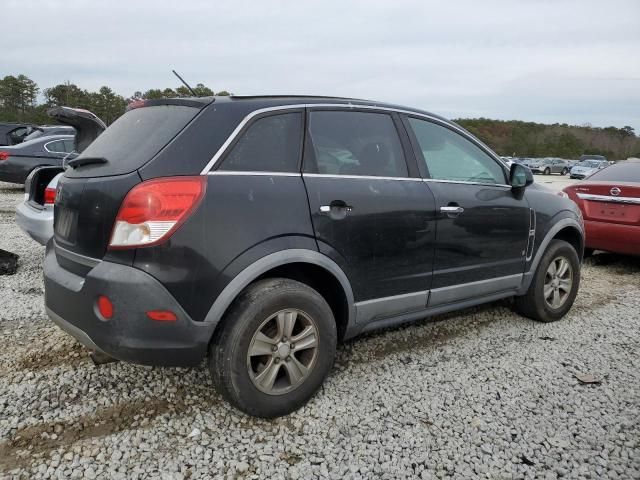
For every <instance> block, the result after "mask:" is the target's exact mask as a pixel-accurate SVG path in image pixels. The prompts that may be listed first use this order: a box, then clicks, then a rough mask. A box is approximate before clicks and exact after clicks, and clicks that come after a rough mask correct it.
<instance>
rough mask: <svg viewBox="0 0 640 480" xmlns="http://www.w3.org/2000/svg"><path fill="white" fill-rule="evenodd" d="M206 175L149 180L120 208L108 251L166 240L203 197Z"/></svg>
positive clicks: (128, 195)
mask: <svg viewBox="0 0 640 480" xmlns="http://www.w3.org/2000/svg"><path fill="white" fill-rule="evenodd" d="M206 182H207V178H206V176H197V177H167V178H158V179H154V180H147V181H146V182H142V183H140V184H138V185H136V186H135V187H133V188H132V189H131V190H130V191H129V193H127V196H126V197H125V199H124V200H123V202H122V205H120V211H119V212H118V216H117V217H116V221H115V224H114V226H113V232H112V234H111V241H110V242H109V248H113V249H118V248H134V247H144V246H150V245H157V244H159V243H162V242H164V241H166V240H167V239H168V238H169V237H170V236H171V235H172V234H173V233H174V232H175V231H176V230H177V229H178V227H179V226H180V225H182V223H183V222H184V221H185V220H186V219H187V218H188V217H189V215H190V214H191V213H192V212H193V211H194V210H195V209H196V208H197V206H198V205H199V204H200V201H201V200H202V197H204V193H205V190H206V186H207V183H206Z"/></svg>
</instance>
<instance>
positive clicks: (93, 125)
mask: <svg viewBox="0 0 640 480" xmlns="http://www.w3.org/2000/svg"><path fill="white" fill-rule="evenodd" d="M47 113H48V114H49V116H51V117H53V118H55V119H56V120H58V121H59V122H61V123H65V124H67V125H72V126H73V127H74V129H75V130H74V131H77V132H78V133H77V135H76V137H75V145H74V150H73V152H71V153H69V154H68V155H67V156H66V157H65V158H64V159H63V163H67V162H69V161H71V160H73V159H74V158H75V157H77V156H78V154H80V153H82V151H83V150H84V149H85V148H86V147H87V146H89V145H90V144H91V142H93V140H95V139H96V138H97V137H98V135H100V134H101V133H102V132H103V131H104V129H105V128H106V125H105V124H104V122H103V121H102V120H100V119H99V118H98V117H96V116H95V115H94V114H93V113H91V112H89V111H87V110H82V109H78V108H70V107H55V108H52V109H50V110H49V111H48V112H47ZM63 171H64V168H63V167H62V166H60V167H58V166H54V167H39V168H36V169H35V170H34V171H33V172H32V173H31V174H30V175H29V177H28V178H27V181H26V183H25V199H24V201H23V202H22V203H20V204H19V205H18V208H17V210H16V223H17V224H18V226H19V227H20V228H21V229H22V230H23V231H24V232H25V233H27V235H29V236H30V237H31V238H33V239H34V240H35V241H36V242H38V243H40V244H42V245H46V243H47V242H48V241H49V240H50V239H51V237H52V236H53V201H54V200H55V194H56V187H57V185H58V181H59V179H60V177H61V176H62V172H63Z"/></svg>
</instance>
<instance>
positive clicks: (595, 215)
mask: <svg viewBox="0 0 640 480" xmlns="http://www.w3.org/2000/svg"><path fill="white" fill-rule="evenodd" d="M564 191H565V193H566V194H567V195H569V197H570V198H571V199H572V200H573V201H574V202H576V203H577V204H578V206H579V207H580V210H581V211H582V216H583V217H584V227H585V235H586V239H585V255H587V254H590V253H592V252H593V250H606V251H609V252H616V253H624V254H629V255H640V160H637V159H633V160H626V161H624V162H619V163H616V164H614V165H610V166H608V167H606V168H604V169H602V170H599V171H597V172H595V173H594V174H593V175H591V176H589V177H587V178H586V179H585V181H583V182H580V183H576V184H574V185H571V186H570V187H566V188H565V189H564Z"/></svg>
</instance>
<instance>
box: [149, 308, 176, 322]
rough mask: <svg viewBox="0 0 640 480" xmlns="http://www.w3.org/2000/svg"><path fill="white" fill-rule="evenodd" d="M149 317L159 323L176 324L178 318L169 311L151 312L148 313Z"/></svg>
mask: <svg viewBox="0 0 640 480" xmlns="http://www.w3.org/2000/svg"><path fill="white" fill-rule="evenodd" d="M147 317H149V318H150V319H151V320H155V321H157V322H175V321H176V320H177V319H178V317H176V314H175V313H173V312H171V311H169V310H151V311H149V312H147Z"/></svg>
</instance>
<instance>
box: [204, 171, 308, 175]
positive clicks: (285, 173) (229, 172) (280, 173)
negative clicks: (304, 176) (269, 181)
mask: <svg viewBox="0 0 640 480" xmlns="http://www.w3.org/2000/svg"><path fill="white" fill-rule="evenodd" d="M207 175H233V176H235V175H238V176H240V175H244V176H264V177H299V176H301V174H300V173H294V172H250V171H244V172H243V171H237V170H214V171H213V172H209V173H207Z"/></svg>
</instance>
